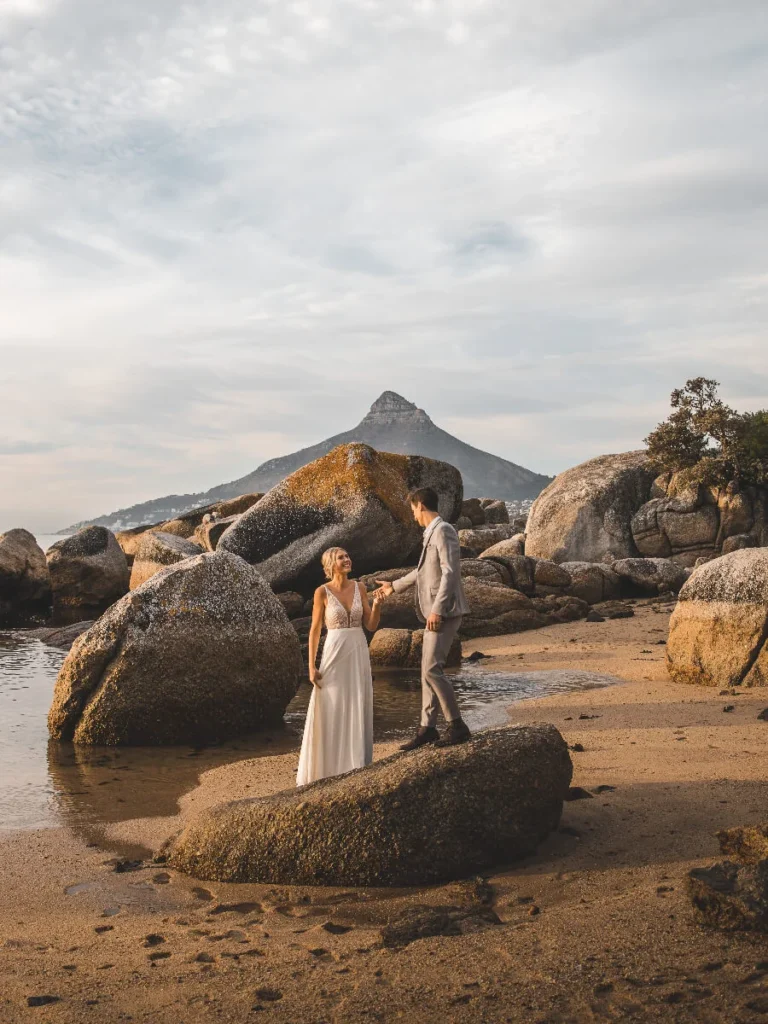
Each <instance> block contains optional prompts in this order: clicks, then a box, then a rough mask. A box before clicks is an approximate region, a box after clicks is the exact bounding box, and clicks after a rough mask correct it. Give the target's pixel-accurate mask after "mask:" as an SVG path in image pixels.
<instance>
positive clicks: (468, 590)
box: [460, 577, 548, 640]
mask: <svg viewBox="0 0 768 1024" xmlns="http://www.w3.org/2000/svg"><path fill="white" fill-rule="evenodd" d="M464 592H465V594H466V596H467V601H468V602H469V608H470V610H469V613H468V614H467V615H465V616H464V618H463V619H462V623H461V629H460V636H461V637H462V639H465V640H469V639H472V638H474V637H481V636H502V635H504V634H505V633H519V632H521V631H523V630H526V629H538V628H539V627H540V626H546V625H547V624H548V621H547V619H546V618H545V616H544V615H543V614H542V613H541V612H539V611H537V610H536V608H535V607H534V605H533V604H532V603H531V600H530V598H528V597H526V596H525V594H522V593H520V591H518V590H513V589H512V588H510V587H507V586H504V584H503V583H493V582H491V581H488V580H479V579H476V578H474V577H469V578H468V579H465V580H464Z"/></svg>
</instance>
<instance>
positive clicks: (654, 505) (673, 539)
mask: <svg viewBox="0 0 768 1024" xmlns="http://www.w3.org/2000/svg"><path fill="white" fill-rule="evenodd" d="M708 498H709V492H708V491H707V489H706V488H705V487H703V486H699V487H695V488H692V489H690V490H688V491H685V492H683V493H682V494H680V495H679V496H677V497H666V498H653V499H652V500H651V501H648V502H646V504H644V505H643V506H642V507H641V508H640V509H639V510H638V511H637V512H636V513H635V515H634V516H633V517H632V520H631V523H630V526H631V530H632V536H633V538H634V541H635V544H636V546H637V550H638V551H639V552H640V554H641V555H644V556H645V557H646V558H674V559H675V561H677V562H678V563H679V564H680V565H687V566H692V565H695V563H696V560H697V559H698V558H702V557H704V558H712V557H714V555H716V554H717V553H718V548H717V537H718V532H719V529H720V520H719V515H718V510H717V505H716V504H715V503H714V502H713V501H708V500H707V499H708Z"/></svg>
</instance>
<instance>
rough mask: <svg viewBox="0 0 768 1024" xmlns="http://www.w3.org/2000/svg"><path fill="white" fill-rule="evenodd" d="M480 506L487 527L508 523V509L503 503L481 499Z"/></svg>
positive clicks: (495, 499)
mask: <svg viewBox="0 0 768 1024" xmlns="http://www.w3.org/2000/svg"><path fill="white" fill-rule="evenodd" d="M480 504H481V506H482V509H483V512H484V513H485V521H486V523H487V524H488V526H499V525H500V524H502V523H508V522H509V509H508V508H507V506H506V504H505V503H504V502H503V501H499V500H498V499H497V498H481V499H480Z"/></svg>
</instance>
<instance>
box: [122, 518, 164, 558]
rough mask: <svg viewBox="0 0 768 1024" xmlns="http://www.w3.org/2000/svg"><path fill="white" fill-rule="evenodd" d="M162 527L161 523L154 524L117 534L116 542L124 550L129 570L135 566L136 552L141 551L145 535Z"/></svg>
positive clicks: (135, 527)
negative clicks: (140, 546)
mask: <svg viewBox="0 0 768 1024" xmlns="http://www.w3.org/2000/svg"><path fill="white" fill-rule="evenodd" d="M161 525H162V524H161V523H153V524H152V525H151V526H134V527H132V528H131V529H130V530H119V531H118V532H117V533H116V534H115V540H116V541H117V543H118V544H119V545H120V547H121V548H122V551H123V554H124V555H125V560H126V562H127V563H128V568H129V569H130V568H131V566H132V565H133V560H134V558H135V557H136V552H137V551H138V550H139V545H140V544H141V542H142V540H143V539H144V535H145V534H146V533H147V532H148V531H149V530H159V529H160V527H161Z"/></svg>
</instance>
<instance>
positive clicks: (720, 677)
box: [667, 548, 768, 687]
mask: <svg viewBox="0 0 768 1024" xmlns="http://www.w3.org/2000/svg"><path fill="white" fill-rule="evenodd" d="M667 668H668V669H669V674H670V675H671V676H672V678H673V679H674V680H675V682H677V683H698V684H701V685H704V686H718V687H731V686H768V549H766V548H745V549H744V550H742V551H733V552H731V554H729V555H723V556H722V557H721V558H716V559H714V560H713V561H711V562H706V563H705V564H704V565H701V566H699V568H697V569H694V571H693V573H692V574H691V576H690V578H689V580H688V581H687V583H686V584H685V585H684V586H683V588H682V590H681V591H680V595H679V597H678V602H677V605H676V606H675V610H674V612H673V613H672V618H671V619H670V623H669V640H668V642H667Z"/></svg>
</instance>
